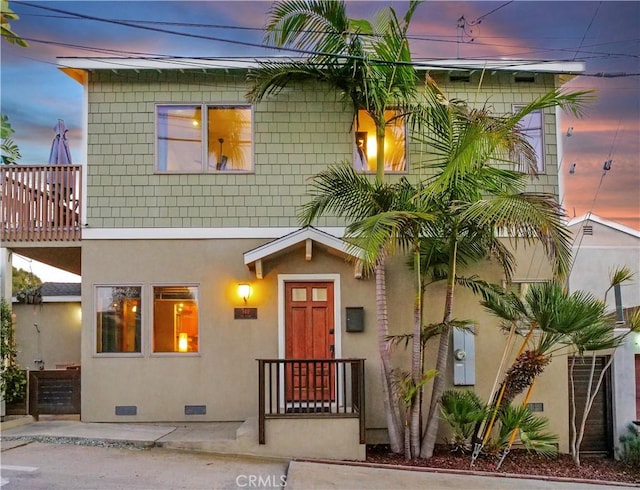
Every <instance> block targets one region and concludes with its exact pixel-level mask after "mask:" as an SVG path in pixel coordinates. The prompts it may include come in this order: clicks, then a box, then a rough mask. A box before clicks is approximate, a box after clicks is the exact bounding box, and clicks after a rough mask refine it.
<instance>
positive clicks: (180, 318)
mask: <svg viewBox="0 0 640 490" xmlns="http://www.w3.org/2000/svg"><path fill="white" fill-rule="evenodd" d="M152 333H153V339H152V345H153V347H152V352H153V353H168V352H171V353H197V352H199V339H200V327H199V308H198V286H188V285H163V286H153V332H152Z"/></svg>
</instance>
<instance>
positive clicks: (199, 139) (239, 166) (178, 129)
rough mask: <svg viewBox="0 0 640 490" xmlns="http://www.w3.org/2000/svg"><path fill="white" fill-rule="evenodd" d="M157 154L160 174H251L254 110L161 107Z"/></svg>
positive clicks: (184, 106) (200, 106) (189, 106)
mask: <svg viewBox="0 0 640 490" xmlns="http://www.w3.org/2000/svg"><path fill="white" fill-rule="evenodd" d="M156 153H157V159H158V160H157V167H156V168H157V170H158V172H166V173H206V172H234V171H235V172H238V171H240V172H250V171H251V170H252V168H253V167H252V161H253V158H252V111H251V107H250V106H208V105H161V106H158V107H157V141H156Z"/></svg>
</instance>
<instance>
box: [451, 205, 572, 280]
mask: <svg viewBox="0 0 640 490" xmlns="http://www.w3.org/2000/svg"><path fill="white" fill-rule="evenodd" d="M462 219H468V220H472V221H474V222H475V223H477V226H479V227H491V228H493V229H496V230H501V231H502V232H505V233H507V235H508V236H509V237H510V238H511V240H514V241H520V240H522V241H525V243H530V244H534V243H536V241H539V242H540V243H541V244H542V246H543V248H544V251H545V253H546V254H547V256H548V257H549V258H550V259H551V260H552V262H553V264H554V269H555V272H556V274H557V275H558V277H560V278H562V277H566V275H567V273H568V272H569V269H570V266H571V235H570V233H569V231H568V229H567V228H566V226H565V225H564V223H563V221H562V213H561V208H560V206H559V204H558V203H557V201H556V199H555V197H554V196H551V195H548V194H536V193H520V194H510V195H498V196H493V197H491V198H486V199H481V200H479V201H476V202H474V203H472V204H471V205H470V206H469V207H468V208H467V209H466V210H465V211H464V212H463V216H462Z"/></svg>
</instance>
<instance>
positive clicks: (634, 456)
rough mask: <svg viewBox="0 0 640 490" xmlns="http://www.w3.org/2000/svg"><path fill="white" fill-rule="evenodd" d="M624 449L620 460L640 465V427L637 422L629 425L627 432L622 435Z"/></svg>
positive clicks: (621, 440)
mask: <svg viewBox="0 0 640 490" xmlns="http://www.w3.org/2000/svg"><path fill="white" fill-rule="evenodd" d="M620 442H621V443H622V451H621V452H620V460H622V461H623V462H624V463H626V464H629V465H632V466H640V429H639V428H638V426H636V425H635V424H629V425H628V426H627V434H625V435H623V436H620Z"/></svg>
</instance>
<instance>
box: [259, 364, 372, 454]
mask: <svg viewBox="0 0 640 490" xmlns="http://www.w3.org/2000/svg"><path fill="white" fill-rule="evenodd" d="M364 393H365V392H364V359H258V439H259V443H260V444H264V443H265V420H266V419H268V418H286V417H292V418H293V417H306V418H309V417H343V418H344V417H348V418H358V419H359V428H360V444H364V443H365V407H364V399H365V397H364Z"/></svg>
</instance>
